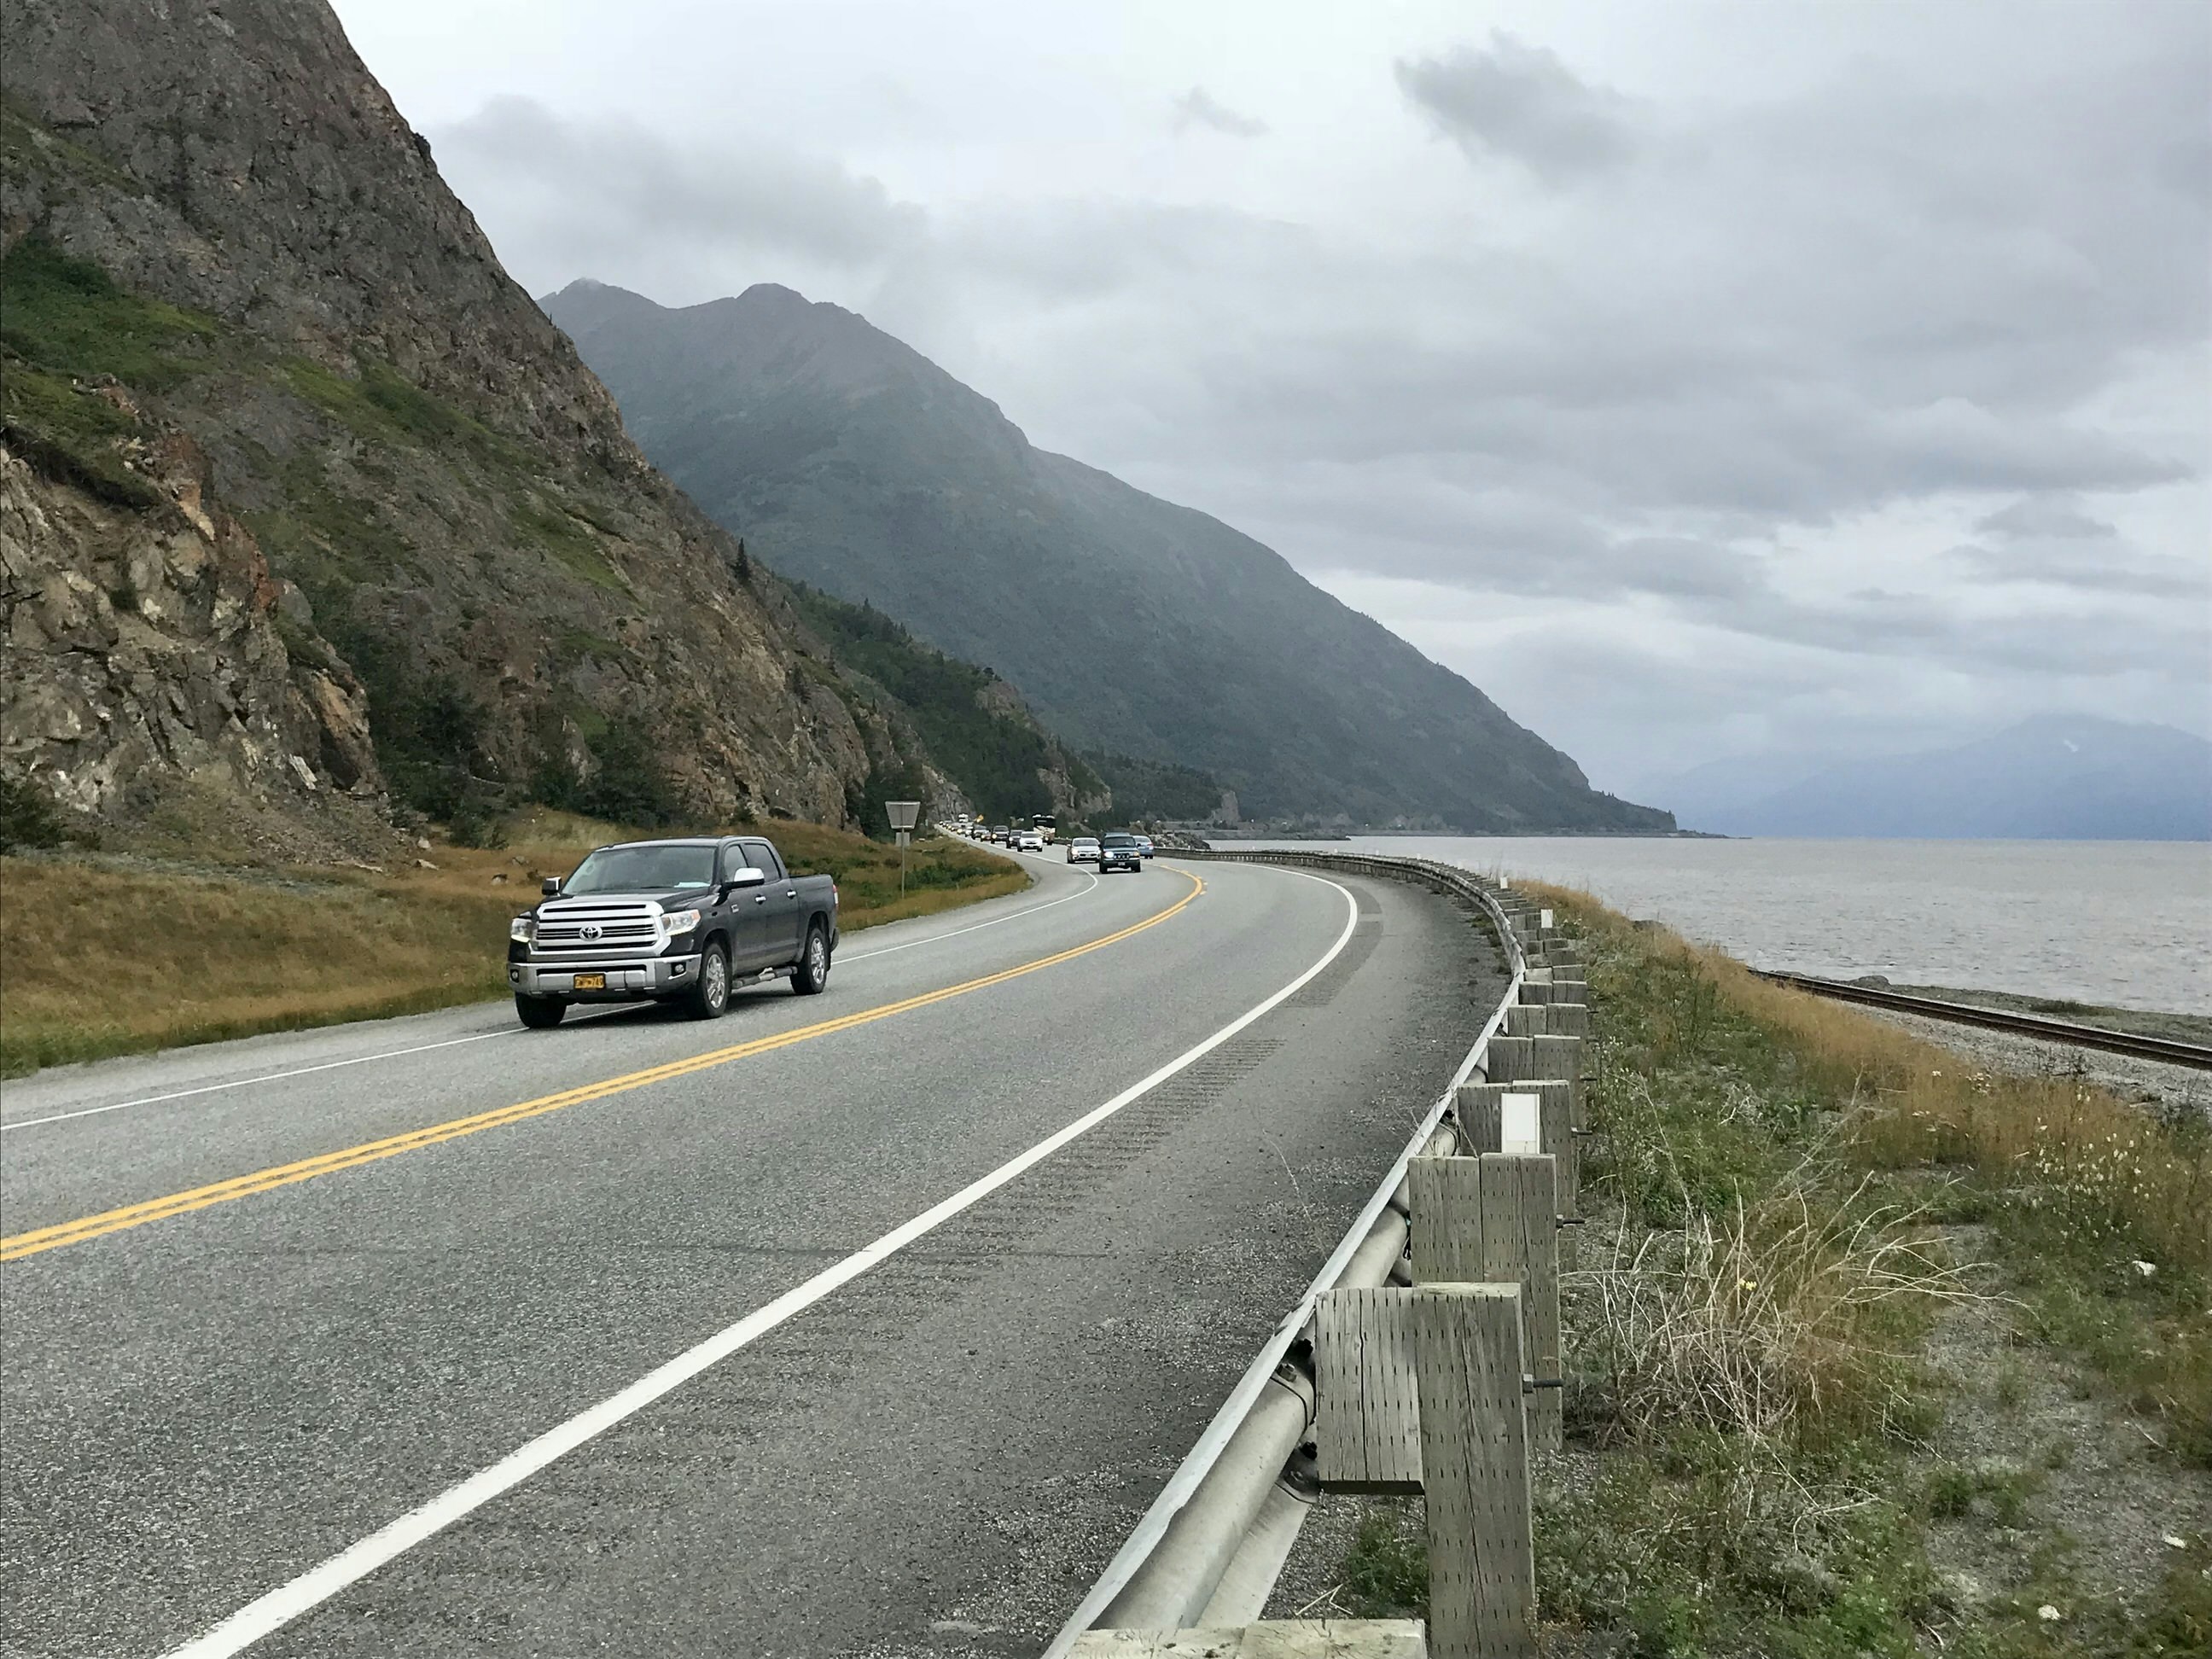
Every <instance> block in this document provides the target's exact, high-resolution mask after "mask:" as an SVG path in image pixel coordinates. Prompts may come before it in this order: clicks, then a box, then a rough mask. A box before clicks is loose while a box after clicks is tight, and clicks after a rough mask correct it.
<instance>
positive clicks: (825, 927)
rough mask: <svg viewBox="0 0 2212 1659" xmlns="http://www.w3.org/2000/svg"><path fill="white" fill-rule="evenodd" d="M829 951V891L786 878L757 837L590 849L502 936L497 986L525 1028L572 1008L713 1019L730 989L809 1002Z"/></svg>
mask: <svg viewBox="0 0 2212 1659" xmlns="http://www.w3.org/2000/svg"><path fill="white" fill-rule="evenodd" d="M836 949H837V884H836V882H835V881H833V880H831V879H830V878H829V877H828V876H794V875H793V874H791V873H790V872H789V871H787V869H786V868H785V867H784V863H783V857H782V855H781V854H780V853H778V852H777V851H776V849H775V846H774V845H773V844H771V843H770V842H767V841H764V840H763V839H761V838H760V837H758V836H715V837H706V836H701V837H695V838H688V839H685V840H681V841H633V842H623V843H621V844H620V845H617V846H613V847H601V848H594V849H593V850H592V853H591V854H590V855H589V856H588V857H586V859H585V860H584V861H583V862H582V863H581V864H580V865H578V866H576V868H575V870H574V872H573V873H572V874H571V875H570V876H569V877H568V879H567V880H566V881H555V880H553V879H550V878H548V879H547V881H546V883H545V896H544V899H542V900H541V901H539V902H538V904H537V906H536V907H535V908H532V909H529V910H526V911H524V912H523V913H522V914H521V915H519V916H517V917H516V918H515V919H514V921H513V924H512V925H511V926H510V927H508V929H507V983H508V984H509V985H511V986H513V987H514V1010H515V1012H517V1013H518V1014H520V1016H521V1017H522V1023H523V1024H525V1025H532V1026H548V1025H558V1024H560V1023H561V1016H562V1014H564V1013H565V1012H568V1005H569V1004H570V1003H572V1002H637V1001H643V1000H657V1001H663V1002H674V1003H678V1004H680V1005H682V1006H683V1007H684V1009H685V1010H686V1011H687V1012H689V1013H690V1015H691V1016H692V1017H693V1018H696V1019H719V1018H721V1016H722V1012H723V1011H724V1010H725V1009H726V1008H727V1007H728V1006H730V988H731V987H732V986H733V985H742V984H744V983H745V982H747V981H751V980H759V979H769V978H779V977H783V976H786V975H787V976H788V977H789V978H790V980H791V988H792V989H793V990H794V991H796V992H798V993H799V995H801V996H813V995H815V994H817V993H819V992H820V991H821V990H822V989H823V987H825V986H827V985H828V984H829V958H830V957H831V955H832V954H833V953H834V952H835V951H836Z"/></svg>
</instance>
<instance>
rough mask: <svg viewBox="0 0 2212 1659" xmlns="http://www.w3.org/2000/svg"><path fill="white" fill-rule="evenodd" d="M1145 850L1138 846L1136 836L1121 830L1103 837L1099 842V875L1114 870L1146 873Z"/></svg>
mask: <svg viewBox="0 0 2212 1659" xmlns="http://www.w3.org/2000/svg"><path fill="white" fill-rule="evenodd" d="M1144 868H1145V849H1144V848H1141V847H1139V846H1138V845H1137V838H1136V837H1135V836H1131V835H1125V834H1123V833H1122V832H1121V831H1120V830H1118V829H1117V830H1115V831H1113V832H1112V833H1110V834H1109V835H1105V836H1100V837H1099V840H1098V873H1099V874H1100V875H1102V876H1103V875H1104V874H1106V873H1107V872H1109V871H1112V870H1128V871H1133V872H1136V873H1138V874H1139V875H1141V874H1142V873H1143V872H1144Z"/></svg>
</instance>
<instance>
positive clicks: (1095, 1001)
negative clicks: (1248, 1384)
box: [0, 859, 1502, 1659]
mask: <svg viewBox="0 0 2212 1659" xmlns="http://www.w3.org/2000/svg"><path fill="white" fill-rule="evenodd" d="M1032 862H1033V863H1034V864H1035V865H1036V870H1037V874H1038V876H1039V878H1040V879H1039V882H1038V884H1037V885H1036V887H1034V888H1033V889H1031V890H1030V891H1029V892H1027V893H1025V894H1022V895H1018V896H1014V897H1012V898H1010V899H1006V900H1000V901H996V902H994V903H992V904H988V905H984V906H978V907H976V908H973V909H970V910H965V911H960V912H956V913H953V914H952V915H946V916H941V917H936V918H932V919H929V920H927V921H917V922H912V923H902V924H898V925H896V926H894V927H885V928H881V929H877V930H872V931H870V932H868V933H860V934H856V935H854V936H853V937H852V938H850V939H848V940H847V942H846V945H847V948H846V949H845V950H844V951H842V952H841V953H840V956H839V958H838V961H837V964H836V971H835V972H834V974H833V975H832V978H831V982H830V988H829V994H828V995H827V996H824V997H821V998H805V999H802V998H795V997H793V996H791V995H790V994H788V992H787V990H786V989H785V988H784V987H781V985H776V986H770V987H761V988H760V989H758V990H757V991H753V992H750V993H747V994H743V995H741V996H739V997H738V998H737V999H735V1000H734V1001H733V1006H732V1012H731V1014H730V1016H729V1017H728V1018H726V1019H724V1020H722V1021H720V1022H719V1023H716V1024H694V1023H691V1022H689V1021H686V1020H683V1019H680V1018H674V1017H672V1016H671V1014H670V1013H669V1012H665V1011H662V1010H659V1009H652V1008H647V1009H639V1010H628V1009H625V1010H618V1011H615V1012H605V1013H598V1014H595V1015H593V1016H592V1017H591V1018H584V1019H580V1020H573V1021H572V1023H571V1024H567V1025H564V1026H562V1028H560V1029H559V1030H555V1031H550V1032H525V1031H523V1030H520V1029H519V1028H518V1027H516V1026H515V1025H514V1024H513V1019H512V1016H511V1014H510V1013H509V1012H507V1010H506V1009H505V1008H504V1006H487V1007H477V1008H470V1009H462V1010H455V1011H451V1012H446V1013H441V1014H435V1015H428V1016H424V1017H422V1018H411V1019H404V1020H391V1021H383V1022H377V1023H373V1024H361V1025H354V1026H347V1027H342V1028H337V1029H335V1030H328V1031H322V1032H313V1033H303V1034H299V1035H296V1036H283V1037H275V1038H260V1039H255V1040H252V1041H250V1042H236V1043H226V1044H220V1045H212V1046H210V1047H208V1048H197V1049H190V1050H183V1051H179V1052H177V1053H174V1054H164V1055H159V1056H155V1057H152V1058H150V1059H140V1060H119V1061H114V1062H109V1063H105V1064H101V1065H98V1066H87V1067H77V1068H70V1069H68V1070H64V1071H59V1072H55V1073H48V1074H45V1075H41V1076H40V1077H37V1078H33V1079H26V1080H24V1081H22V1082H19V1083H15V1084H12V1085H8V1087H7V1088H6V1091H5V1096H4V1100H0V1210H4V1214H3V1215H0V1233H4V1235H5V1237H4V1239H0V1261H4V1262H5V1265H4V1266H0V1318H4V1325H5V1335H6V1351H5V1359H4V1365H5V1372H4V1380H5V1419H4V1424H0V1573H4V1575H5V1577H6V1581H7V1583H8V1586H9V1594H8V1596H7V1598H6V1600H5V1603H4V1607H0V1652H4V1653H5V1654H7V1655H9V1656H15V1655H23V1656H33V1655H35V1656H46V1655H57V1656H59V1655H68V1656H79V1655H88V1654H97V1655H101V1656H107V1655H114V1656H131V1659H135V1656H148V1659H154V1656H162V1655H169V1654H181V1653H190V1654H193V1655H196V1656H215V1655H227V1654H230V1653H235V1652H245V1651H251V1652H252V1654H254V1655H255V1656H257V1659H258V1656H264V1655H268V1656H276V1655H314V1656H338V1655H344V1656H354V1655H364V1656H365V1655H372V1654H374V1655H404V1656H409V1659H416V1656H422V1659H430V1656H443V1655H449V1654H452V1655H458V1654H464V1653H465V1654H470V1655H479V1654H486V1653H493V1654H515V1655H523V1654H532V1655H541V1654H542V1655H556V1654H560V1655H565V1654H581V1653H591V1654H595V1655H598V1654H607V1655H638V1656H648V1655H650V1656H660V1655H669V1654H707V1653H714V1654H735V1653H746V1654H750V1653H761V1654H793V1655H799V1654H805V1655H824V1654H839V1653H870V1654H882V1653H906V1652H929V1653H954V1654H957V1653H969V1652H977V1653H986V1652H987V1653H992V1654H1005V1653H1010V1652H1011V1653H1019V1652H1025V1651H1034V1650H1036V1649H1038V1648H1040V1647H1042V1644H1043V1642H1044V1640H1045V1639H1046V1638H1048V1635H1049V1634H1050V1632H1051V1631H1052V1630H1053V1629H1054V1627H1056V1626H1057V1623H1058V1621H1059V1620H1060V1618H1061V1617H1063V1616H1064V1615H1065V1613H1066V1608H1067V1607H1069V1606H1071V1605H1073V1602H1074V1601H1076V1600H1077V1599H1078V1598H1079V1596H1080V1595H1081V1593H1082V1591H1083V1589H1084V1588H1085V1585H1087V1584H1088V1583H1089V1582H1090V1581H1091V1578H1092V1577H1094V1576H1095V1574H1096V1573H1097V1571H1098V1569H1099V1568H1100V1567H1101V1566H1103V1564H1104V1562H1105V1560H1106V1559H1107V1558H1108V1557H1109V1555H1110V1554H1111V1553H1112V1551H1113V1549H1114V1547H1115V1545H1116V1544H1117V1543H1118V1541H1119V1540H1120V1539H1121V1536H1123V1535H1124V1534H1125V1533H1126V1531H1127V1528H1128V1526H1129V1525H1130V1523H1131V1522H1133V1519H1134V1518H1135V1516H1136V1515H1137V1514H1138V1513H1139V1511H1140V1510H1142V1508H1143V1506H1144V1505H1145V1504H1146V1503H1147V1502H1148V1501H1149V1500H1150V1498H1151V1497H1152V1493H1153V1492H1156V1491H1157V1490H1158V1486H1159V1485H1160V1483H1161V1481H1162V1480H1164V1478H1165V1476H1166V1474H1167V1473H1168V1472H1169V1470H1170V1468H1172V1467H1173V1465H1174V1462H1175V1460H1176V1457H1178V1456H1179V1455H1181V1452H1182V1449H1183V1448H1185V1447H1186V1446H1187V1445H1188V1443H1189V1441H1190V1439H1191V1437H1192V1436H1193V1435H1194V1433H1195V1432H1196V1431H1197V1430H1198V1429H1199V1427H1200V1425H1202V1424H1203V1423H1204V1421H1205V1419H1206V1416H1207V1415H1208V1414H1209V1413H1210V1412H1211V1410H1212V1407H1213V1405H1214V1404H1215V1403H1216V1402H1217V1401H1218V1399H1219V1397H1220V1395H1221V1394H1222V1393H1223V1392H1224V1391H1225V1389H1226V1388H1227V1387H1228V1385H1229V1383H1230V1382H1231V1380H1232V1379H1233V1378H1234V1376H1236V1374H1237V1370H1239V1369H1240V1368H1241V1366H1242V1364H1243V1361H1244V1359H1245V1358H1246V1357H1247V1356H1248V1355H1249V1352H1250V1351H1251V1349H1252V1347H1253V1346H1254V1345H1255V1343H1256V1342H1257V1341H1258V1340H1260V1338H1261V1335H1262V1334H1264V1333H1265V1332H1266V1331H1267V1328H1269V1327H1270V1326H1272V1324H1273V1322H1274V1320H1275V1318H1276V1317H1277V1316H1279V1313H1280V1311H1281V1310H1282V1309H1283V1308H1284V1307H1285V1306H1287V1305H1288V1304H1289V1303H1290V1302H1291V1300H1293V1299H1294V1298H1295V1297H1296V1296H1297V1292H1298V1291H1299V1289H1300V1288H1301V1287H1302V1286H1303V1285H1304V1282H1305V1280H1306V1279H1308V1278H1309V1277H1310V1274H1311V1273H1313V1271H1314V1270H1315V1269H1316V1267H1318V1265H1319V1263H1320V1261H1321V1259H1322V1256H1323V1255H1325V1254H1326V1253H1327V1251H1328V1249H1329V1248H1330V1246H1331V1245H1332V1244H1333V1243H1334V1242H1335V1239H1336V1238H1337V1237H1338V1236H1339V1235H1340V1232H1341V1231H1342V1229H1343V1227H1344V1226H1345V1225H1346V1222H1347V1221H1348V1220H1349V1218H1350V1217H1351V1215H1352V1212H1353V1211H1354V1210H1356V1209H1357V1207H1358V1204H1359V1202H1360V1200H1362V1199H1363V1198H1364V1196H1365V1195H1366V1194H1367V1192H1368V1191H1369V1190H1370V1189H1371V1188H1372V1186H1373V1184H1374V1182H1375V1181H1376V1178H1377V1177H1378V1176H1379V1175H1380V1174H1381V1172H1382V1170H1383V1168H1384V1167H1385V1166H1386V1165H1387V1164H1388V1162H1389V1158H1391V1156H1392V1155H1393V1154H1394V1153H1395V1151H1396V1150H1397V1148H1398V1146H1400V1145H1401V1143H1402V1141H1403V1139H1404V1136H1405V1134H1406V1133H1407V1127H1408V1126H1409V1124H1410V1121H1411V1120H1412V1118H1413V1115H1416V1114H1417V1113H1418V1112H1419V1109H1421V1108H1422V1107H1423V1106H1424V1105H1425V1103H1427V1102H1428V1101H1429V1100H1430V1099H1431V1098H1433V1097H1434V1096H1435V1094H1436V1093H1437V1091H1438V1090H1439V1089H1440V1088H1441V1087H1442V1086H1443V1083H1444V1082H1445V1080H1446V1079H1448V1078H1449V1074H1450V1073H1451V1070H1452V1068H1453V1066H1455V1064H1456V1063H1457V1062H1458V1060H1459V1059H1460V1057H1461V1056H1462V1054H1464V1052H1465V1050H1466V1048H1467V1045H1468V1042H1471V1041H1472V1040H1473V1038H1474V1035H1475V1033H1476V1031H1477V1030H1479V1028H1480V1023H1481V1018H1482V1017H1483V1016H1484V1015H1485V1014H1486V1012H1488V1009H1489V1007H1490V1006H1491V1004H1492V1003H1493V1002H1494V1001H1495V1000H1496V996H1497V994H1498V984H1499V983H1500V981H1501V980H1502V973H1501V970H1500V967H1499V964H1498V962H1497V960H1496V957H1495V952H1494V951H1493V950H1492V947H1491V946H1490V945H1489V944H1488V941H1487V939H1486V937H1485V936H1484V935H1482V934H1480V933H1478V932H1477V931H1475V930H1474V929H1472V928H1470V927H1468V925H1467V924H1466V923H1465V922H1464V921H1462V919H1461V918H1460V917H1458V916H1457V915H1455V913H1454V912H1453V911H1452V910H1451V909H1450V908H1449V907H1448V906H1447V905H1446V904H1445V903H1444V902H1443V901H1442V900H1440V899H1438V898H1436V897H1435V896H1431V895H1429V894H1427V893H1425V892H1419V891H1416V890H1410V889H1406V888H1401V887H1397V886H1395V885H1392V884H1386V883H1373V884H1370V883H1364V882H1345V883H1335V882H1329V881H1322V880H1318V879H1316V878H1311V877H1308V876H1304V875H1301V874H1298V873H1296V872H1289V871H1284V870H1279V869H1268V868H1266V867H1262V866H1241V865H1209V866H1203V867H1202V868H1193V869H1185V868H1182V867H1179V866H1174V865H1173V864H1172V862H1171V861H1170V860H1166V859H1162V860H1158V861H1156V862H1155V864H1154V865H1153V866H1152V868H1150V869H1149V870H1148V871H1147V872H1146V873H1145V875H1144V876H1143V877H1141V878H1129V877H1123V876H1116V877H1113V878H1107V879H1103V880H1102V879H1100V878H1098V877H1097V876H1095V875H1092V874H1091V873H1090V872H1085V871H1083V870H1080V869H1069V868H1067V867H1066V866H1064V865H1062V864H1061V863H1060V862H1059V861H1058V860H1032ZM1316 969H1317V970H1318V971H1316ZM1292 987H1296V988H1294V989H1293V988H1292ZM1286 992H1287V993H1288V994H1287V995H1285V993H1286Z"/></svg>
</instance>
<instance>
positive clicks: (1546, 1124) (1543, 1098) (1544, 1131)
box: [1453, 1077, 1582, 1220]
mask: <svg viewBox="0 0 2212 1659" xmlns="http://www.w3.org/2000/svg"><path fill="white" fill-rule="evenodd" d="M1509 1094H1515V1095H1534V1096H1535V1097H1536V1110H1537V1121H1538V1125H1539V1128H1540V1133H1539V1134H1538V1137H1537V1147H1538V1150H1539V1151H1541V1152H1549V1153H1550V1154H1551V1155H1552V1157H1553V1159H1554V1160H1555V1162H1556V1166H1557V1169H1558V1171H1559V1215H1560V1217H1561V1218H1563V1219H1568V1220H1573V1219H1577V1218H1580V1216H1581V1215H1582V1146H1581V1142H1580V1140H1579V1139H1578V1138H1577V1135H1576V1134H1575V1132H1574V1131H1575V1085H1574V1081H1573V1079H1570V1078H1563V1077H1547V1078H1521V1079H1516V1080H1515V1081H1513V1082H1511V1083H1462V1084H1461V1085H1460V1086H1459V1094H1458V1096H1457V1097H1456V1098H1455V1101H1454V1103H1453V1104H1454V1109H1455V1114H1456V1115H1457V1117H1458V1119H1459V1137H1460V1151H1461V1152H1462V1153H1463V1154H1464V1155H1466V1156H1467V1157H1469V1158H1480V1156H1481V1155H1482V1154H1483V1153H1485V1152H1504V1151H1505V1150H1506V1146H1505V1134H1504V1113H1505V1107H1504V1097H1506V1096H1507V1095H1509Z"/></svg>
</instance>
